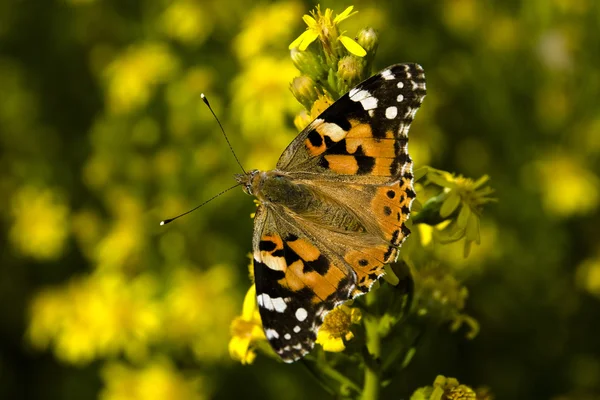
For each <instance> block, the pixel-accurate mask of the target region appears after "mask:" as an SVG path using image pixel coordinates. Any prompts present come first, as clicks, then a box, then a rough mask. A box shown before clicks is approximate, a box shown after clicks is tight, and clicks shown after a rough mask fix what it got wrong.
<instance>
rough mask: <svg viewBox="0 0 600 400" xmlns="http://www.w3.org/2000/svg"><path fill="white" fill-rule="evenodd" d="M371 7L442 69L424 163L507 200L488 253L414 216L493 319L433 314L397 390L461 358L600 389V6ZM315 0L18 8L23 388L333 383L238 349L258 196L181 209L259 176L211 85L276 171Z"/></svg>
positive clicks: (2, 37) (14, 318)
mask: <svg viewBox="0 0 600 400" xmlns="http://www.w3.org/2000/svg"><path fill="white" fill-rule="evenodd" d="M348 5H349V4H346V3H339V2H326V3H323V4H322V7H323V8H325V7H329V8H332V9H335V10H339V11H341V10H344V9H345V7H346V6H348ZM355 6H356V8H357V9H358V10H359V13H358V14H357V15H355V16H353V17H352V18H350V19H348V20H346V21H344V25H343V29H344V30H347V35H348V36H349V37H350V38H353V36H352V35H353V34H354V33H355V32H357V31H358V30H359V29H360V28H362V27H364V26H372V27H374V28H375V29H376V30H377V31H378V34H379V38H380V40H379V48H378V58H377V59H376V60H375V65H374V67H375V69H380V68H382V67H385V66H386V65H389V64H392V63H397V62H403V61H411V62H418V63H419V64H421V65H422V66H423V67H424V69H425V71H426V74H427V79H428V97H427V99H426V100H425V103H424V105H423V107H422V109H421V111H419V114H418V117H417V119H416V120H415V122H414V124H413V126H412V128H411V144H410V151H411V154H412V155H413V158H414V159H415V165H416V167H419V166H423V165H426V164H427V165H431V166H433V167H435V168H438V169H440V170H446V171H453V172H455V173H456V174H457V175H456V176H458V175H463V176H470V177H480V176H484V175H489V176H490V178H491V181H492V182H493V186H494V188H495V189H496V193H495V194H494V195H493V196H495V197H496V198H497V199H498V202H497V203H494V204H492V205H490V206H488V207H487V209H486V210H487V211H488V212H486V214H485V215H484V218H483V219H482V220H481V227H480V228H481V245H480V246H473V247H472V248H471V249H470V251H471V254H470V256H469V258H467V259H464V257H463V256H464V251H465V243H464V240H459V241H457V242H455V243H454V244H451V245H445V246H439V247H436V246H435V240H430V239H431V237H432V236H433V235H434V234H437V233H436V231H435V230H433V229H429V226H428V225H427V226H425V225H423V224H419V225H418V227H419V228H417V229H414V228H413V236H414V238H413V242H414V241H416V240H418V241H419V243H421V244H423V245H429V246H430V250H431V251H432V252H433V253H435V254H436V255H437V257H438V258H439V259H443V260H444V261H445V263H446V264H447V265H444V266H443V268H451V269H452V271H453V275H454V276H456V277H457V279H460V282H462V283H460V284H458V283H455V282H450V281H442V284H443V287H445V288H447V289H448V290H449V292H448V293H446V296H447V298H448V301H451V302H456V304H461V307H464V310H463V309H462V308H458V309H459V311H461V312H460V313H459V314H456V313H455V312H454V311H453V312H452V313H450V314H449V315H448V323H450V324H456V318H458V317H460V315H464V316H467V315H469V316H473V317H474V318H476V320H477V321H478V323H479V325H480V329H481V330H480V332H479V334H478V336H477V337H476V338H475V339H474V340H472V341H465V339H464V336H465V334H468V333H470V332H471V329H473V325H472V323H469V322H468V321H466V322H467V323H466V324H465V323H464V322H465V321H464V320H463V323H462V327H460V328H459V330H460V334H457V335H450V334H448V329H447V327H446V326H444V327H442V328H440V329H429V330H427V334H425V335H423V336H422V337H419V347H418V349H417V351H416V352H415V353H414V354H413V355H412V363H411V368H409V369H404V370H402V373H401V374H400V375H398V376H395V377H393V378H394V379H392V380H391V381H390V384H389V385H388V386H387V387H386V388H384V389H383V391H382V393H381V395H382V397H384V398H385V397H390V398H400V397H404V398H407V397H409V396H410V394H411V393H412V392H413V391H414V390H415V388H417V387H422V386H425V385H430V384H431V382H432V377H434V376H436V375H437V374H438V373H443V374H444V375H447V376H459V377H460V380H461V382H466V383H468V384H469V385H471V384H472V385H474V386H479V385H480V384H485V385H488V386H489V387H491V388H492V391H493V392H494V394H495V395H496V396H497V398H554V399H580V398H596V397H598V396H599V395H600V383H599V380H598V379H597V378H598V376H599V375H600V358H599V357H600V350H599V349H598V346H597V343H598V342H597V339H596V338H597V337H598V336H600V325H599V324H598V322H597V321H599V320H600V318H599V316H600V315H599V312H598V310H599V308H598V302H599V301H600V283H599V282H600V272H599V271H600V266H599V265H600V261H599V260H600V247H599V243H600V230H599V227H600V211H599V201H600V194H599V193H600V177H599V176H598V171H600V157H599V155H600V118H599V115H600V113H599V111H600V110H599V108H600V102H599V101H598V93H599V92H600V72H599V71H598V68H597V66H598V65H599V64H600V54H599V53H598V52H597V51H595V49H598V48H600V32H599V31H598V26H599V24H600V5H599V4H598V3H597V2H595V1H593V0H574V1H564V0H531V1H526V2H500V1H495V2H492V1H488V2H482V1H477V0H461V1H456V0H442V1H424V2H409V1H404V2H397V1H375V2H368V3H365V4H361V3H356V4H355ZM312 7H313V4H306V3H302V2H300V1H289V0H288V1H278V2H273V3H253V4H249V3H248V2H242V1H239V0H233V1H228V2H218V1H202V2H200V1H191V0H175V1H173V2H160V1H153V0H150V1H144V2H138V3H132V2H120V1H102V2H101V1H97V0H67V1H62V2H14V1H13V2H10V1H9V2H3V3H2V4H1V5H0V88H2V96H0V146H1V153H0V167H1V169H2V174H1V176H0V191H1V193H2V194H3V195H2V196H1V197H0V210H1V211H0V216H1V219H2V229H1V231H0V232H1V236H0V242H1V246H2V267H1V268H0V333H1V335H0V340H1V345H2V350H1V351H0V397H1V398H44V399H47V398H93V397H95V396H100V397H102V398H106V399H124V398H127V399H129V398H133V399H152V398H190V399H202V398H211V397H218V398H228V397H238V396H240V395H241V394H243V395H244V396H246V397H249V398H254V397H256V398H258V397H260V398H277V399H279V398H282V396H285V397H287V398H306V397H309V396H315V397H316V398H320V397H325V396H326V394H325V392H323V391H321V389H319V388H318V386H316V385H315V384H314V383H313V382H312V380H311V377H310V376H308V375H307V374H306V371H304V370H303V369H302V368H301V366H300V365H293V366H283V365H281V364H279V363H275V362H273V361H271V360H269V359H266V358H265V359H264V360H263V361H261V359H260V358H257V360H255V361H254V365H253V366H252V367H245V366H241V365H239V363H237V362H234V361H233V360H231V358H230V357H229V353H228V352H229V350H230V349H228V343H229V339H230V333H231V331H230V329H231V328H230V323H231V321H232V320H233V319H234V316H235V315H237V314H238V312H239V311H240V310H241V306H242V303H243V298H244V293H245V292H246V290H247V279H246V275H247V269H246V267H245V266H246V264H247V259H246V255H247V253H248V251H249V250H250V240H251V239H250V238H251V229H252V221H251V220H250V218H249V215H250V213H251V212H253V208H254V205H253V204H252V202H251V201H250V199H249V198H247V197H244V196H242V195H241V193H240V192H238V193H235V194H234V193H233V192H232V193H228V194H226V195H224V196H222V197H220V198H219V199H218V200H215V201H214V202H212V203H210V204H208V205H206V206H205V207H203V208H202V209H200V210H199V211H197V212H196V213H195V214H192V215H191V216H188V217H186V218H185V219H181V220H179V221H178V222H177V223H173V224H170V225H169V226H167V227H159V226H158V222H159V221H160V220H161V219H164V218H166V217H169V216H172V215H174V214H177V213H180V212H182V211H185V210H187V209H189V208H191V207H193V206H194V205H195V204H197V203H198V202H200V201H202V200H204V199H206V198H209V197H210V196H212V195H214V194H216V193H218V192H219V191H220V190H222V189H223V188H226V187H229V186H230V183H232V182H233V181H232V179H231V175H232V174H233V173H235V172H238V167H237V165H236V164H235V160H234V159H233V157H232V156H231V154H230V153H229V150H228V148H227V144H226V143H225V142H224V140H223V139H222V137H221V134H220V132H219V129H218V126H217V125H216V123H215V121H214V119H213V118H212V116H211V115H210V113H209V112H208V110H206V108H205V107H204V106H203V104H202V102H201V101H200V93H202V92H204V93H206V95H207V96H208V98H209V99H210V101H211V104H212V106H213V107H214V109H215V112H216V113H217V115H219V117H220V118H221V120H222V122H223V125H224V127H225V129H226V130H227V132H228V134H229V137H230V140H231V141H232V143H233V145H234V147H235V148H236V151H237V153H238V156H239V157H240V158H241V160H242V163H243V164H244V166H245V167H246V166H247V167H248V168H250V167H252V168H265V169H267V168H272V167H273V166H274V165H275V162H276V160H277V158H278V156H279V155H280V154H281V151H282V150H283V148H284V147H285V146H286V145H287V144H288V143H289V142H290V141H291V139H292V138H293V137H294V135H295V133H296V132H297V129H296V128H294V125H293V118H294V116H295V115H296V113H298V112H299V111H300V110H301V108H302V106H301V105H300V104H299V103H298V102H297V101H296V100H295V99H294V97H293V96H292V94H291V93H290V92H289V84H290V82H291V81H292V79H293V78H294V77H295V76H296V75H297V72H296V69H295V68H294V64H293V62H292V60H291V59H290V57H289V50H288V45H289V44H290V43H291V42H292V41H293V40H294V39H295V38H296V37H298V36H299V35H300V34H302V32H303V31H304V30H305V29H306V25H305V24H303V23H302V19H301V17H302V15H303V14H304V13H306V12H307V11H308V10H310V9H312ZM323 101H325V100H323ZM424 190H426V188H424ZM451 206H453V204H451V203H450V204H449V205H448V206H447V207H448V209H450V208H452V207H451ZM434 229H437V230H439V231H442V230H443V229H444V227H443V226H440V227H436V228H434ZM428 238H429V239H428ZM407 243H408V242H407ZM431 268H434V269H435V268H437V266H431ZM440 268H442V267H440ZM437 276H439V275H438V274H437V273H435V272H434V271H432V273H431V274H429V275H416V283H417V282H418V280H419V279H422V281H421V282H425V283H426V284H427V283H428V282H434V281H435V278H436V277H437ZM465 286H466V287H467V288H468V291H469V299H468V301H467V302H466V304H463V303H460V302H461V301H462V300H461V293H462V294H464V292H462V289H461V288H463V287H465ZM383 287H384V285H382V288H381V289H383ZM432 287H433V286H432ZM443 298H444V296H442V297H441V299H443ZM463 300H464V299H463ZM415 301H417V302H418V299H417V298H415ZM417 304H418V303H417ZM445 304H446V303H444V302H442V301H440V302H438V303H436V304H433V305H432V306H431V307H430V309H434V310H439V312H444V310H445V308H444V307H445ZM438 306H439V307H438ZM435 307H438V308H435ZM454 310H456V309H454ZM247 320H248V321H252V317H251V316H250V317H248V319H247ZM452 326H455V325H452ZM231 382H235V383H236V384H235V385H232V384H231Z"/></svg>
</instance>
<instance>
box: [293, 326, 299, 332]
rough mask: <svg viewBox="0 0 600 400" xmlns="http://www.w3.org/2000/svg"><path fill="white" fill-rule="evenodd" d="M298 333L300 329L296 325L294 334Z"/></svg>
mask: <svg viewBox="0 0 600 400" xmlns="http://www.w3.org/2000/svg"><path fill="white" fill-rule="evenodd" d="M298 332H300V327H299V326H298V325H296V326H295V327H294V333H298Z"/></svg>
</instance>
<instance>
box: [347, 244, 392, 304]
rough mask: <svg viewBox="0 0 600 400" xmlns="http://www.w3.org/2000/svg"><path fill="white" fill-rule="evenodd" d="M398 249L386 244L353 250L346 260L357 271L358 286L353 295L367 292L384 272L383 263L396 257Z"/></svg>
mask: <svg viewBox="0 0 600 400" xmlns="http://www.w3.org/2000/svg"><path fill="white" fill-rule="evenodd" d="M397 253H398V249H397V248H396V247H394V246H388V245H385V244H382V245H379V246H377V247H372V248H368V249H361V250H352V251H350V252H349V253H348V254H346V256H345V257H344V260H346V262H347V263H348V264H350V265H351V266H352V269H353V270H354V272H355V273H356V278H357V279H356V288H355V289H354V292H353V293H352V296H353V297H355V296H358V295H361V294H364V293H367V292H368V291H369V289H370V288H371V285H373V283H374V282H375V281H376V280H377V279H379V278H380V277H381V276H382V275H383V274H384V270H383V265H384V264H385V263H388V262H391V261H393V260H395V259H396V255H397Z"/></svg>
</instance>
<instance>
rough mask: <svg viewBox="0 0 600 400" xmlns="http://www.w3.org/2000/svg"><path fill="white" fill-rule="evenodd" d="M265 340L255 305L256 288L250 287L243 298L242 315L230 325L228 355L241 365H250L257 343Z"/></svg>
mask: <svg viewBox="0 0 600 400" xmlns="http://www.w3.org/2000/svg"><path fill="white" fill-rule="evenodd" d="M266 340H267V339H266V337H265V333H264V331H263V327H262V322H261V319H260V314H259V313H258V307H257V304H256V286H254V285H252V286H250V289H249V290H248V293H246V297H245V298H244V305H243V308H242V315H241V316H239V317H236V318H235V319H234V320H233V322H232V323H231V340H230V341H229V354H230V355H231V358H233V359H234V360H237V361H239V362H241V363H242V364H252V362H253V361H254V359H255V358H256V351H255V350H256V345H257V343H258V342H265V343H266Z"/></svg>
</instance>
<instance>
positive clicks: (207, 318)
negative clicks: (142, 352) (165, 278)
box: [164, 265, 237, 362]
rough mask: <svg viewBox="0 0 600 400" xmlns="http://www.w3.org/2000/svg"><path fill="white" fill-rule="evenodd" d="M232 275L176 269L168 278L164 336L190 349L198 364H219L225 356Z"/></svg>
mask: <svg viewBox="0 0 600 400" xmlns="http://www.w3.org/2000/svg"><path fill="white" fill-rule="evenodd" d="M235 281H236V280H235V275H234V274H233V272H232V270H231V268H230V267H228V266H225V265H215V266H213V267H211V268H210V269H208V270H206V271H199V270H196V269H193V268H179V269H177V270H176V271H175V272H174V273H173V274H172V277H171V282H169V286H168V287H169V291H168V293H167V295H166V298H165V301H164V310H165V316H164V324H165V326H166V327H168V329H165V330H164V332H165V335H166V336H167V338H168V339H169V340H171V341H172V342H173V343H176V344H178V345H185V346H189V347H190V348H191V349H192V351H193V352H194V355H195V356H196V357H197V359H198V360H202V361H205V362H206V361H219V360H223V359H224V358H225V357H226V355H227V340H228V337H227V333H228V331H229V323H230V321H231V320H232V319H233V317H234V315H235V309H236V304H237V302H236V297H235V296H232V295H231V293H232V292H233V289H234V287H235Z"/></svg>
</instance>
